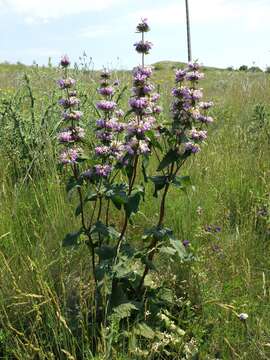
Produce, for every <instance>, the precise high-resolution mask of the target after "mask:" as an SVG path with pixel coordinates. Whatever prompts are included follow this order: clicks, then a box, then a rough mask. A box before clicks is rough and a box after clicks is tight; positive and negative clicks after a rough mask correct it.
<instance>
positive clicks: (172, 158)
mask: <svg viewBox="0 0 270 360" xmlns="http://www.w3.org/2000/svg"><path fill="white" fill-rule="evenodd" d="M179 158H180V154H179V153H178V150H176V149H170V150H169V151H168V152H167V154H166V155H165V156H164V158H163V159H162V160H161V162H160V164H159V166H158V168H157V171H161V170H163V169H165V168H166V167H168V166H169V165H171V164H172V163H174V162H176V161H177V160H179Z"/></svg>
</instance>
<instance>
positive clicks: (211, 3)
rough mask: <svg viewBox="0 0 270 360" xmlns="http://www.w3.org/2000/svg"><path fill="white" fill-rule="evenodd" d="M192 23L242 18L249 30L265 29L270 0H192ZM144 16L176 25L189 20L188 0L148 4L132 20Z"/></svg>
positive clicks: (158, 23)
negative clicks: (187, 17)
mask: <svg viewBox="0 0 270 360" xmlns="http://www.w3.org/2000/svg"><path fill="white" fill-rule="evenodd" d="M189 7H190V18H191V24H196V25H205V24H209V25H210V24H221V23H223V24H224V23H227V26H230V25H231V24H232V23H235V22H236V21H237V22H238V21H239V24H243V25H244V26H245V27H246V28H247V29H248V30H256V29H261V28H263V27H266V26H269V25H268V21H269V20H268V18H269V14H270V2H269V0H256V1H250V0H203V1H202V0H190V2H189ZM142 15H143V16H146V17H148V18H149V21H150V23H151V24H153V25H160V26H162V25H163V26H165V25H176V24H179V25H180V24H184V23H185V21H186V10H185V2H184V0H182V1H180V0H178V1H177V2H176V1H175V0H173V1H171V2H166V5H165V6H161V7H156V8H153V7H151V8H146V9H143V10H142V11H140V13H139V12H136V13H132V14H130V18H131V19H132V21H136V19H138V18H140V17H142Z"/></svg>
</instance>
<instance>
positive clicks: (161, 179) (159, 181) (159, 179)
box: [149, 175, 168, 197]
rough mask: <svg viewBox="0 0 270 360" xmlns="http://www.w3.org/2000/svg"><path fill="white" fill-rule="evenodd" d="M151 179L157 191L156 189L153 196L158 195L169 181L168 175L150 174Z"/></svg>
mask: <svg viewBox="0 0 270 360" xmlns="http://www.w3.org/2000/svg"><path fill="white" fill-rule="evenodd" d="M149 179H150V180H151V181H152V182H153V183H154V185H155V191H154V194H153V196H154V197H158V192H159V191H160V190H162V189H163V188H164V187H165V185H166V183H167V181H168V176H165V175H164V176H150V177H149Z"/></svg>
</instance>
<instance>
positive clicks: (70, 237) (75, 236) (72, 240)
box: [62, 229, 83, 247]
mask: <svg viewBox="0 0 270 360" xmlns="http://www.w3.org/2000/svg"><path fill="white" fill-rule="evenodd" d="M82 232H83V230H82V229H80V230H79V231H77V232H72V233H68V234H67V235H66V236H65V238H64V240H63V243H62V245H63V246H64V247H69V246H78V245H79V239H80V235H81V234H82Z"/></svg>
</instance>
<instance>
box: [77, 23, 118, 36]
mask: <svg viewBox="0 0 270 360" xmlns="http://www.w3.org/2000/svg"><path fill="white" fill-rule="evenodd" d="M112 30H113V29H112V27H110V26H108V25H95V26H88V27H86V28H84V29H82V30H81V32H80V36H81V37H84V38H88V39H94V38H98V37H102V36H105V35H108V34H109V33H110V32H111V31H112Z"/></svg>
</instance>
